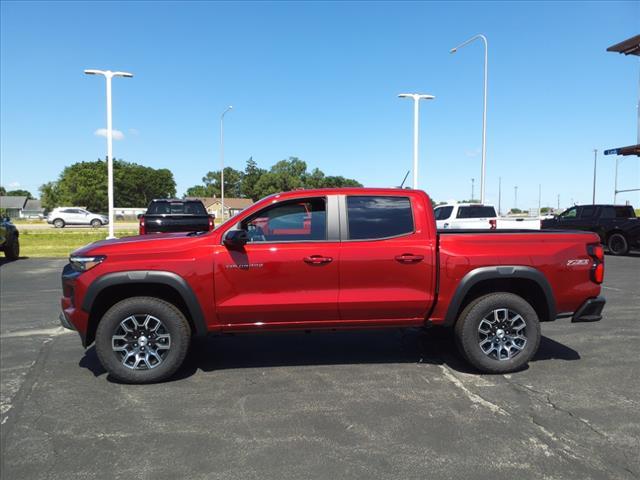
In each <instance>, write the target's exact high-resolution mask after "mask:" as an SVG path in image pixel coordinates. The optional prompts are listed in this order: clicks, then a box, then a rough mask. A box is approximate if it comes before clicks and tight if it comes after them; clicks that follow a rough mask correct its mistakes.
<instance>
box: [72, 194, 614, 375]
mask: <svg viewBox="0 0 640 480" xmlns="http://www.w3.org/2000/svg"><path fill="white" fill-rule="evenodd" d="M69 260H70V261H69V264H67V265H66V266H65V267H64V270H63V273H62V289H63V296H62V299H61V303H62V314H61V316H60V321H61V323H62V325H63V326H65V327H67V328H72V329H74V330H77V331H78V333H79V334H80V338H81V340H82V344H83V345H84V346H85V347H88V346H89V345H91V344H92V343H93V342H95V348H96V352H97V355H98V358H99V360H100V362H101V363H102V365H103V366H104V367H105V369H106V370H107V371H108V372H109V373H110V375H111V376H112V378H115V379H116V380H119V381H123V382H131V383H145V382H157V381H161V380H164V379H167V378H169V377H170V376H171V375H172V374H173V373H174V372H175V371H176V370H177V369H178V368H179V367H180V365H181V364H182V362H183V360H184V358H185V355H186V354H187V350H188V349H189V347H190V340H191V338H192V337H199V336H204V335H207V334H209V333H232V332H233V333H240V332H268V331H274V330H314V329H324V330H338V329H358V328H361V329H364V328H381V327H428V326H432V325H442V326H448V327H452V328H453V331H454V334H455V337H456V339H457V344H458V347H459V350H460V352H461V354H462V355H463V356H464V357H465V358H466V359H467V360H468V361H469V363H471V364H472V365H473V366H474V367H476V368H477V369H478V370H479V371H481V372H488V373H504V372H512V371H515V370H518V369H520V368H522V367H523V366H525V365H526V364H527V362H528V361H529V360H530V359H531V358H532V357H533V355H534V354H535V353H536V350H537V349H538V345H539V342H540V323H541V322H548V321H553V320H555V319H556V318H562V317H570V318H571V319H572V321H573V322H590V321H597V320H600V319H601V312H602V309H603V307H604V303H605V300H604V298H602V297H600V284H601V283H602V281H603V277H604V257H603V248H602V246H601V245H600V241H599V238H598V236H597V235H596V234H595V233H585V232H565V231H562V232H541V231H507V230H487V231H478V230H473V231H465V230H455V231H451V232H446V233H445V232H440V233H439V232H438V231H437V230H436V222H435V218H434V214H433V209H432V208H431V200H430V199H429V197H428V196H427V194H426V193H424V192H423V191H419V190H398V189H370V188H343V189H321V190H298V191H293V192H287V193H281V194H276V195H271V196H269V197H266V198H264V199H262V200H260V201H258V202H257V203H255V204H254V205H253V206H251V207H249V208H247V209H246V210H245V211H243V212H242V213H240V214H238V215H237V216H235V217H233V218H232V219H229V220H228V221H227V222H225V223H223V224H222V225H220V226H219V227H218V228H216V229H215V230H213V231H211V232H195V233H188V234H187V233H168V234H158V235H145V236H137V237H129V238H122V239H115V240H104V241H99V242H96V243H93V244H90V245H87V246H85V247H83V248H81V249H79V250H77V251H75V252H74V253H73V254H72V255H71V257H70V259H69Z"/></svg>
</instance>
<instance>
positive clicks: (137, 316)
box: [96, 297, 191, 383]
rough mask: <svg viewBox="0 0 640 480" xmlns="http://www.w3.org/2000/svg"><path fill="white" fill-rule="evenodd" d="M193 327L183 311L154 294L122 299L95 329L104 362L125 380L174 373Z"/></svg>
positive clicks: (147, 379)
mask: <svg viewBox="0 0 640 480" xmlns="http://www.w3.org/2000/svg"><path fill="white" fill-rule="evenodd" d="M190 339H191V329H190V327H189V323H188V322H187V320H186V319H185V317H184V315H183V314H182V312H181V311H180V310H179V309H178V308H176V307H175V306H174V305H172V304H171V303H168V302H165V301H164V300H160V299H159V298H155V297H132V298H127V299H125V300H122V301H120V302H118V303H116V304H115V305H114V306H113V307H111V308H110V309H109V310H108V311H107V313H105V314H104V316H103V317H102V319H101V320H100V323H99V324H98V329H97V331H96V353H97V354H98V358H99V360H100V363H102V366H103V367H104V368H105V369H106V370H107V372H109V374H110V375H111V376H112V377H113V378H114V379H116V380H119V381H121V382H125V383H153V382H160V381H163V380H166V379H168V378H169V377H171V376H172V375H173V374H174V373H175V372H176V370H178V368H180V366H181V365H182V362H183V361H184V358H185V356H186V354H187V350H188V349H189V342H190Z"/></svg>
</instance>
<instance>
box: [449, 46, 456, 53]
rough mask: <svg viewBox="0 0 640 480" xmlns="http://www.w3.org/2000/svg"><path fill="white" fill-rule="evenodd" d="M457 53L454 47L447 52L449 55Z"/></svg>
mask: <svg viewBox="0 0 640 480" xmlns="http://www.w3.org/2000/svg"><path fill="white" fill-rule="evenodd" d="M457 51H458V47H454V48H452V49H451V50H449V53H456V52H457Z"/></svg>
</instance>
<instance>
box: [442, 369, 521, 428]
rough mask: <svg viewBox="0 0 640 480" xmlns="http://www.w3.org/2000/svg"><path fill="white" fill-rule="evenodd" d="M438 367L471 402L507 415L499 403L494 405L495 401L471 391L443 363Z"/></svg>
mask: <svg viewBox="0 0 640 480" xmlns="http://www.w3.org/2000/svg"><path fill="white" fill-rule="evenodd" d="M440 369H441V370H442V373H443V374H444V376H445V378H446V379H447V380H449V381H450V382H451V383H453V384H454V385H455V386H456V387H458V388H459V389H460V390H461V391H462V392H463V393H464V394H465V395H466V397H467V398H468V399H469V400H470V401H471V402H472V403H475V404H477V405H482V406H483V407H486V408H488V409H489V410H491V411H492V412H493V413H498V414H500V415H506V416H509V412H507V411H506V410H504V409H503V408H502V407H500V406H499V405H496V404H495V403H492V402H490V401H489V400H486V399H484V398H482V397H481V396H480V395H477V394H475V393H473V392H472V391H471V390H469V389H468V388H467V387H466V386H465V385H464V384H463V383H462V381H461V380H460V379H459V378H458V377H456V376H455V375H454V374H453V373H452V372H451V370H449V369H448V368H447V367H446V366H445V365H440Z"/></svg>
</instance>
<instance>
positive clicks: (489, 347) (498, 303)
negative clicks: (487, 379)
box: [455, 292, 540, 373]
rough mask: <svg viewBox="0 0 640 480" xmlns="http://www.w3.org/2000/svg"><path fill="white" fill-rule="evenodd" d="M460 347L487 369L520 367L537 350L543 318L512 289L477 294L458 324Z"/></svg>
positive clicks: (472, 361)
mask: <svg viewBox="0 0 640 480" xmlns="http://www.w3.org/2000/svg"><path fill="white" fill-rule="evenodd" d="M455 336H456V342H457V344H458V349H459V350H460V352H461V354H462V355H463V356H464V357H465V358H466V359H467V361H468V362H469V363H470V364H471V365H473V366H474V367H475V368H477V369H478V370H480V371H481V372H485V373H508V372H513V371H516V370H519V369H521V368H522V367H524V366H525V365H526V364H527V363H528V362H529V360H531V358H532V357H533V356H534V355H535V353H536V352H537V351H538V346H539V345H540V322H539V320H538V315H537V314H536V311H535V310H534V309H533V307H532V306H531V305H530V304H529V303H528V302H527V301H526V300H525V299H523V298H522V297H520V296H518V295H514V294H513V293H506V292H500V293H491V294H488V295H484V296H482V297H479V298H477V299H476V300H474V301H473V302H471V303H470V304H469V305H467V306H466V307H465V309H464V310H463V311H462V313H461V314H460V317H459V318H458V321H457V322H456V325H455Z"/></svg>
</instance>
